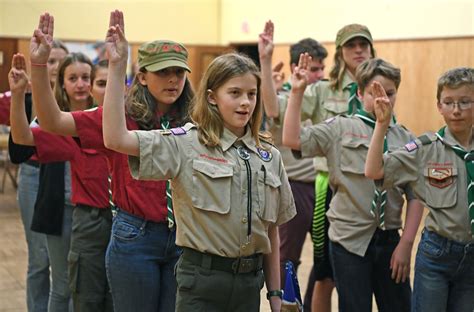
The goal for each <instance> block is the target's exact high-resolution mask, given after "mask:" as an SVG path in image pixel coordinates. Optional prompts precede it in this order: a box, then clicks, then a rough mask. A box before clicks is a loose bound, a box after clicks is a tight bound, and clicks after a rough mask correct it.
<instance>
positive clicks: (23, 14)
mask: <svg viewBox="0 0 474 312" xmlns="http://www.w3.org/2000/svg"><path fill="white" fill-rule="evenodd" d="M219 2H220V1H219V0H153V1H150V0H148V1H143V0H141V1H140V0H137V1H135V0H120V1H118V0H115V1H112V0H74V1H72V0H0V36H9V37H29V36H31V34H32V32H33V29H34V28H35V27H36V26H37V24H38V16H39V15H40V14H41V13H43V12H46V11H47V12H49V13H50V14H53V15H54V17H55V27H56V29H55V36H56V37H57V38H59V39H69V40H87V41H96V40H102V39H103V38H104V37H105V33H106V31H107V27H108V19H109V13H110V11H112V10H113V9H115V8H118V9H120V10H122V11H123V12H124V15H125V28H126V35H127V39H128V40H129V41H130V42H144V41H151V40H156V39H172V40H175V41H179V42H185V43H187V44H219V43H220V42H219V36H220V35H219V34H220V25H219V23H220V20H219V18H218V17H219V15H220V14H219V9H220V3H219ZM19 21H21V22H19Z"/></svg>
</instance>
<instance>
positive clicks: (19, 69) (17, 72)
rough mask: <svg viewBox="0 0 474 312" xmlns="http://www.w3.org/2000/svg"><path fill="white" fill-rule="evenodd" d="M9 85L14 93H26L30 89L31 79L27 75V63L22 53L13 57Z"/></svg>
mask: <svg viewBox="0 0 474 312" xmlns="http://www.w3.org/2000/svg"><path fill="white" fill-rule="evenodd" d="M8 83H9V84H10V91H11V92H12V93H15V92H19V93H20V92H21V93H24V92H25V91H26V88H27V87H28V83H29V78H28V75H27V74H26V61H25V57H24V56H23V54H21V53H17V54H15V55H13V59H12V68H11V69H10V72H9V73H8Z"/></svg>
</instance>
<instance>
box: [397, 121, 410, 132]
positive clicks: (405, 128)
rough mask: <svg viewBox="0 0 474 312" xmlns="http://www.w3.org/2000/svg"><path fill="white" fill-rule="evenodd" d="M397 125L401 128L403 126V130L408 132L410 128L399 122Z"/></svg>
mask: <svg viewBox="0 0 474 312" xmlns="http://www.w3.org/2000/svg"><path fill="white" fill-rule="evenodd" d="M397 125H399V126H400V127H401V128H403V129H404V130H405V131H408V132H410V130H408V129H407V127H405V126H404V125H402V124H400V123H397Z"/></svg>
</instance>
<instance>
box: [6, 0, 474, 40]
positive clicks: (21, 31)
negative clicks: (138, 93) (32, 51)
mask: <svg viewBox="0 0 474 312" xmlns="http://www.w3.org/2000/svg"><path fill="white" fill-rule="evenodd" d="M115 8H119V9H121V10H123V11H124V13H125V18H126V32H127V38H128V40H129V41H130V42H143V41H149V40H154V39H158V38H159V39H173V40H176V41H180V42H183V43H186V44H202V45H227V44H228V43H239V42H256V40H257V36H258V34H259V33H260V31H261V29H262V27H263V24H264V22H265V21H266V20H268V19H272V20H274V22H275V24H276V27H277V28H276V35H275V40H276V42H277V43H291V42H294V41H296V40H297V39H299V38H303V37H308V36H310V37H314V38H316V39H318V40H320V41H334V38H335V35H336V32H337V30H338V29H339V28H341V27H342V26H343V25H345V24H348V23H354V22H358V23H363V24H366V25H367V26H369V28H370V29H371V30H372V33H373V36H374V38H375V39H401V38H433V37H458V36H469V35H474V1H472V0H359V1H357V4H354V1H353V0H334V1H317V0H296V1H288V0H238V1H236V0H0V36H7V37H29V36H30V35H31V33H32V30H33V29H34V27H35V26H36V25H37V20H38V16H39V14H40V13H42V12H45V11H49V12H50V13H52V14H54V16H55V17H56V36H57V37H58V38H61V39H69V40H88V41H95V40H100V39H102V38H103V37H104V34H105V31H106V28H107V25H108V14H109V12H110V11H111V10H112V9H115Z"/></svg>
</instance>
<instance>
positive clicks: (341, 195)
mask: <svg viewBox="0 0 474 312" xmlns="http://www.w3.org/2000/svg"><path fill="white" fill-rule="evenodd" d="M372 133H373V129H372V128H371V127H369V126H368V125H366V124H365V123H364V122H363V121H362V120H360V119H359V118H357V117H355V116H345V115H341V116H337V117H333V118H331V119H328V120H326V121H325V122H323V123H320V124H319V125H315V126H312V127H309V128H302V129H301V136H300V138H301V156H302V157H313V156H316V155H318V156H326V158H327V160H328V168H329V183H330V185H331V188H332V190H333V192H334V195H333V198H332V200H331V204H330V209H329V210H328V212H327V217H328V219H329V222H330V227H329V238H330V239H331V241H333V242H336V243H339V244H341V245H342V246H344V248H346V249H347V250H348V251H350V252H352V253H354V254H357V255H359V256H361V257H362V256H364V255H365V252H366V250H367V247H368V245H369V243H370V240H371V239H372V236H373V234H374V232H375V230H376V228H377V227H378V225H379V218H378V213H379V211H377V212H376V213H377V215H376V217H375V218H374V216H372V214H371V213H370V211H371V203H372V200H373V199H374V191H375V183H374V181H372V180H370V179H368V178H366V177H365V175H364V172H365V159H366V157H367V151H368V147H369V143H370V139H371V137H372ZM410 139H413V136H412V135H411V134H410V133H409V132H408V131H407V130H405V129H404V128H402V127H401V126H399V125H398V124H393V123H392V124H391V125H390V127H389V129H388V133H387V142H388V149H389V150H394V149H396V148H398V147H399V146H401V145H403V144H404V142H408V141H410ZM403 194H405V195H406V197H407V200H411V199H414V198H415V196H414V194H413V193H412V192H411V190H410V189H408V188H407V187H406V186H403V187H397V188H393V189H387V204H386V206H385V227H386V229H387V230H391V229H399V228H401V226H402V222H401V210H402V206H403V203H404V200H403Z"/></svg>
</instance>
